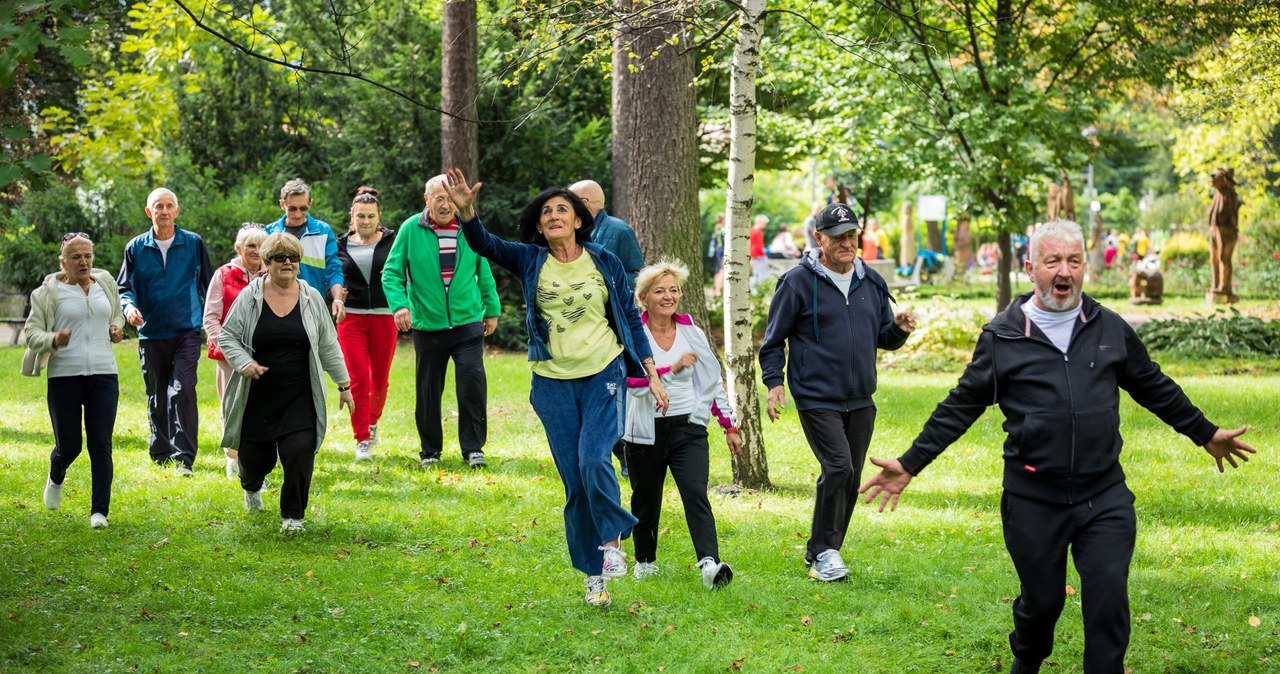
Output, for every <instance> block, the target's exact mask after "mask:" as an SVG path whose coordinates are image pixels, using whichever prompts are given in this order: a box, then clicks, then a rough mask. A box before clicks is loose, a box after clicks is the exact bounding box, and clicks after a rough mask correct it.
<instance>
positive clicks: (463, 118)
mask: <svg viewBox="0 0 1280 674" xmlns="http://www.w3.org/2000/svg"><path fill="white" fill-rule="evenodd" d="M443 26H444V31H443V36H442V38H441V49H440V53H441V58H440V108H441V110H443V112H444V114H443V115H442V116H441V119H440V154H441V157H440V159H441V168H442V169H447V168H450V167H458V168H461V169H462V170H463V173H465V174H466V175H467V176H468V177H472V176H477V177H478V174H479V162H480V150H479V140H478V139H479V132H478V130H477V128H476V96H477V94H478V91H477V89H476V0H445V3H444V21H443ZM471 179H473V180H474V179H477V178H471Z"/></svg>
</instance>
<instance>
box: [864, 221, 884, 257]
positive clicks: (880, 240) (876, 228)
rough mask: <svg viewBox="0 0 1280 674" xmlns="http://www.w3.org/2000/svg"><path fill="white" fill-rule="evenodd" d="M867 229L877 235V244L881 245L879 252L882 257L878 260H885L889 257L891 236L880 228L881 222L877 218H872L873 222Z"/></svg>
mask: <svg viewBox="0 0 1280 674" xmlns="http://www.w3.org/2000/svg"><path fill="white" fill-rule="evenodd" d="M867 228H868V229H869V230H871V231H872V232H874V233H875V235H876V243H877V244H879V247H878V251H879V253H880V256H879V257H877V258H876V259H877V260H883V259H885V258H887V257H889V234H888V233H887V232H885V231H884V229H883V228H882V227H880V221H879V220H877V219H876V218H871V222H870V223H869V224H868V225H867Z"/></svg>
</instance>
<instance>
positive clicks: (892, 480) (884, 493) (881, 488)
mask: <svg viewBox="0 0 1280 674" xmlns="http://www.w3.org/2000/svg"><path fill="white" fill-rule="evenodd" d="M871 463H872V464H873V465H875V466H878V467H879V468H881V471H880V472H879V473H877V474H876V475H874V476H873V477H872V478H871V479H870V480H867V481H866V483H865V484H863V485H862V486H861V487H859V488H858V493H859V494H866V495H867V498H866V500H865V502H866V503H871V502H872V501H874V500H876V498H879V499H880V512H884V507H885V506H886V505H888V506H889V510H897V509H898V496H899V495H901V494H902V490H903V489H906V488H907V484H909V483H910V482H911V473H908V472H907V471H906V469H904V468H903V467H902V464H901V463H900V462H899V461H898V460H897V459H877V458H875V457H874V456H873V457H871Z"/></svg>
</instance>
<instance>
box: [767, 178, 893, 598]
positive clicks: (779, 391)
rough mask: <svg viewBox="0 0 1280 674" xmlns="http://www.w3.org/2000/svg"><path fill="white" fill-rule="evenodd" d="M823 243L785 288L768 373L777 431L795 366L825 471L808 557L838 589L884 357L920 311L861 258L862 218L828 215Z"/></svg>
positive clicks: (786, 279)
mask: <svg viewBox="0 0 1280 674" xmlns="http://www.w3.org/2000/svg"><path fill="white" fill-rule="evenodd" d="M814 236H815V238H816V239H817V241H818V248H817V249H815V250H811V251H808V252H806V253H805V255H804V257H803V258H801V260H800V264H799V265H798V266H796V267H794V268H792V269H790V270H788V271H787V273H785V274H783V275H782V277H781V278H780V279H778V287H777V290H776V291H775V293H774V296H773V300H772V301H771V302H770V303H769V322H768V325H767V327H766V328H765V333H764V344H763V345H762V346H761V347H760V370H761V373H762V376H763V378H764V384H765V386H767V387H768V388H769V397H768V405H767V407H768V412H769V418H770V419H772V420H774V421H777V419H778V417H779V415H780V413H781V410H782V408H783V407H784V406H785V404H786V393H785V392H784V390H783V388H782V383H783V376H784V375H783V371H784V367H783V365H784V362H783V361H784V360H785V361H786V363H785V365H786V368H785V370H786V375H785V376H786V381H787V383H788V384H790V386H791V395H792V397H794V398H795V401H796V410H797V411H798V412H799V414H800V426H801V428H803V429H804V435H805V438H806V439H808V441H809V448H810V449H812V450H813V454H814V456H816V457H818V463H819V464H820V465H821V466H822V475H821V476H819V477H818V485H817V494H816V497H815V499H814V504H813V525H812V527H811V528H810V531H809V543H808V546H807V548H806V550H805V556H804V557H805V562H806V563H807V564H808V565H809V575H810V576H811V577H813V578H815V579H817V580H821V581H825V582H832V581H839V580H844V579H845V578H847V577H848V576H849V569H848V567H846V566H845V564H844V560H843V559H842V558H841V557H840V547H841V546H842V545H844V537H845V532H847V531H848V529H849V519H850V518H851V517H853V506H854V504H856V503H857V501H858V493H857V488H858V482H859V480H860V479H861V476H862V464H863V461H864V460H865V459H866V455H867V447H868V446H869V445H870V444H871V433H872V430H873V429H874V428H875V421H876V406H875V401H873V400H872V394H874V393H875V392H876V350H877V349H889V350H894V349H897V348H898V347H900V346H902V345H903V344H904V343H906V341H907V335H909V334H911V331H912V330H914V329H915V326H916V319H915V315H914V314H913V313H911V312H910V311H904V312H902V313H899V314H898V315H897V316H895V315H894V314H893V310H892V309H890V307H889V302H890V301H891V300H892V299H893V298H892V297H891V296H890V295H889V288H888V287H887V286H886V285H885V282H884V279H883V278H881V277H880V275H879V274H877V273H876V272H875V270H873V269H871V268H869V267H867V266H866V265H865V264H863V262H862V260H861V259H860V258H859V257H858V243H859V241H860V240H861V238H862V228H861V227H859V226H858V218H857V215H856V214H855V213H854V212H853V209H851V208H849V207H848V206H846V205H845V204H841V203H834V204H831V205H829V206H827V207H826V208H824V209H822V212H821V213H819V214H818V216H817V221H816V226H815V234H814ZM784 346H785V347H786V348H785V353H784Z"/></svg>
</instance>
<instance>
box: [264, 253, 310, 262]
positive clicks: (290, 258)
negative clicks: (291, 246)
mask: <svg viewBox="0 0 1280 674" xmlns="http://www.w3.org/2000/svg"><path fill="white" fill-rule="evenodd" d="M301 261H302V256H301V255H291V254H286V253H277V254H275V255H272V256H271V257H269V258H267V262H276V263H280V262H292V263H294V264H297V263H299V262H301Z"/></svg>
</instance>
